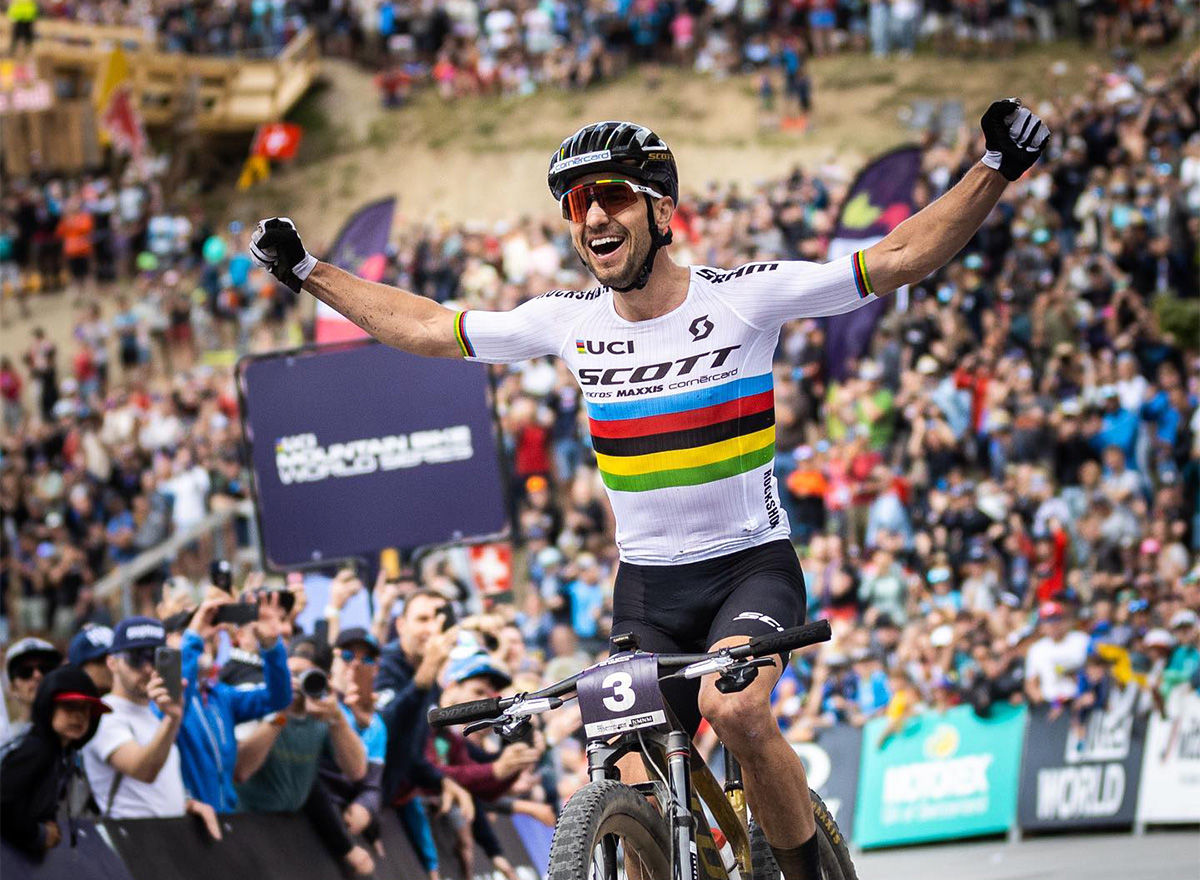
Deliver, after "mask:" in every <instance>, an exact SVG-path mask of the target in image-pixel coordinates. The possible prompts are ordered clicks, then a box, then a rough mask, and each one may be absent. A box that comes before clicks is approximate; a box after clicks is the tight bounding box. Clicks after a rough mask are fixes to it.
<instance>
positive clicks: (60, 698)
mask: <svg viewBox="0 0 1200 880" xmlns="http://www.w3.org/2000/svg"><path fill="white" fill-rule="evenodd" d="M54 702H56V703H90V704H91V709H92V712H93V714H96V715H103V714H104V713H105V712H111V711H112V708H111V707H110V706H109V705H108V704H107V703H105V702H104V701H103V700H101V699H100V698H99V697H93V696H91V695H90V694H81V693H78V692H76V691H63V692H62V693H61V694H55V695H54Z"/></svg>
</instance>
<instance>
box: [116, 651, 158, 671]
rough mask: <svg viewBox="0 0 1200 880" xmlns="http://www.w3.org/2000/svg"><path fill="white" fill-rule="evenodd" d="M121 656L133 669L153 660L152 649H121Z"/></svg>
mask: <svg viewBox="0 0 1200 880" xmlns="http://www.w3.org/2000/svg"><path fill="white" fill-rule="evenodd" d="M121 657H122V658H123V659H124V660H125V662H126V663H128V664H129V665H130V666H132V667H133V668H134V669H141V668H142V667H143V666H146V665H148V664H150V663H153V662H154V649H153V648H140V649H138V650H136V651H122V652H121Z"/></svg>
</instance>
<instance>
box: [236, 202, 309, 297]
mask: <svg viewBox="0 0 1200 880" xmlns="http://www.w3.org/2000/svg"><path fill="white" fill-rule="evenodd" d="M250 256H251V257H253V258H254V262H256V263H258V265H260V266H262V267H263V268H264V269H266V270H267V271H268V272H270V273H271V274H272V275H274V276H275V277H276V278H278V279H279V280H280V281H282V282H283V283H284V284H286V285H287V286H288V287H290V288H291V289H292V291H293V292H294V293H299V292H300V285H301V284H303V283H304V281H305V279H306V278H308V276H309V273H310V272H312V270H313V267H314V266H316V265H317V258H316V257H314V256H313V255H312V254H310V253H309V252H308V251H306V250H305V249H304V243H303V242H302V241H300V233H298V232H297V231H296V224H295V223H293V222H292V221H291V220H289V219H288V218H287V217H272V218H271V219H270V220H259V221H258V228H256V229H255V230H254V234H253V235H251V236H250Z"/></svg>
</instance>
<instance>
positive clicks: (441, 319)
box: [304, 263, 462, 357]
mask: <svg viewBox="0 0 1200 880" xmlns="http://www.w3.org/2000/svg"><path fill="white" fill-rule="evenodd" d="M304 289H305V290H306V291H308V292H309V293H311V294H312V295H313V296H315V297H316V298H317V299H319V300H321V302H323V303H325V304H326V305H328V306H330V307H331V308H333V309H334V310H335V311H337V312H340V313H341V314H343V315H345V316H346V317H347V318H349V319H350V320H351V321H353V322H354V323H355V324H357V325H358V326H359V327H362V328H363V329H364V330H366V331H367V332H368V333H370V334H371V335H372V336H374V337H375V338H376V339H378V340H379V341H380V342H383V343H386V344H387V345H390V346H392V347H393V348H398V349H400V350H401V351H407V352H411V353H413V354H421V355H426V356H429V357H462V349H461V348H460V347H459V344H458V337H457V335H456V334H455V329H454V324H455V321H456V320H457V317H458V312H455V311H453V310H452V309H448V308H446V307H445V306H443V305H439V304H438V303H435V302H434V301H433V300H431V299H426V298H425V297H423V296H417V295H416V294H414V293H409V292H408V291H407V290H401V289H400V288H398V287H389V286H388V285H386V284H377V283H375V282H374V281H366V280H364V279H362V278H359V277H358V276H356V275H351V274H350V273H349V272H346V271H345V270H343V269H339V268H338V267H337V266H332V265H330V264H329V263H317V265H316V266H315V267H314V268H313V270H312V273H311V274H310V275H309V276H308V278H307V279H306V280H305V282H304Z"/></svg>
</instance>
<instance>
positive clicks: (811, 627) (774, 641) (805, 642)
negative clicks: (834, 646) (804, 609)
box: [750, 620, 832, 657]
mask: <svg viewBox="0 0 1200 880" xmlns="http://www.w3.org/2000/svg"><path fill="white" fill-rule="evenodd" d="M831 635H832V632H831V631H830V629H829V621H828V620H814V621H812V622H811V623H806V624H804V625H803V626H797V627H794V628H793V629H785V630H784V631H783V632H781V633H772V634H770V635H765V636H759V637H758V638H754V639H751V640H750V653H751V654H752V655H753V656H755V657H763V656H766V655H768V654H782V653H783V652H784V651H794V650H795V649H797V648H805V647H808V646H809V645H815V644H816V643H817V642H827V641H829V638H830V636H831Z"/></svg>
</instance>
